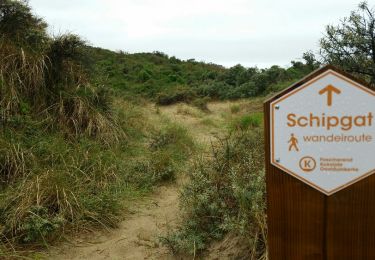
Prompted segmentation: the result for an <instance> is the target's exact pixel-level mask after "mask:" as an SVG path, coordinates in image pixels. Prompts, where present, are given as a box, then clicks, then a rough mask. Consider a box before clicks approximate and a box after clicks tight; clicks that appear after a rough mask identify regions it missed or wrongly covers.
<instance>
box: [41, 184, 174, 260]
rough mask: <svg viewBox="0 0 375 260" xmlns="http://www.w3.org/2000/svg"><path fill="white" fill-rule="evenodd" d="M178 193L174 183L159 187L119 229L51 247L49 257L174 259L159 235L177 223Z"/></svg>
mask: <svg viewBox="0 0 375 260" xmlns="http://www.w3.org/2000/svg"><path fill="white" fill-rule="evenodd" d="M178 195H179V191H178V188H177V187H176V185H175V184H171V185H167V186H162V187H159V188H158V189H157V190H156V191H155V193H154V194H152V196H151V199H148V200H146V201H144V202H142V203H141V204H137V209H136V211H135V212H134V213H133V214H132V215H130V216H127V217H126V220H124V221H123V222H122V223H120V226H119V228H117V229H114V230H111V231H110V232H107V233H104V232H103V233H97V234H91V235H90V236H91V237H92V238H91V239H88V238H83V239H82V241H84V242H75V243H74V244H73V245H72V244H64V245H63V246H62V247H60V248H59V249H56V250H52V252H51V253H50V255H49V257H48V259H57V260H62V259H77V260H78V259H90V260H99V259H175V258H174V257H173V256H171V255H170V252H169V250H168V249H167V248H165V247H163V246H162V245H160V243H159V241H158V237H159V236H160V235H161V234H166V233H167V232H168V231H170V230H172V229H173V228H174V227H175V226H176V224H177V220H178Z"/></svg>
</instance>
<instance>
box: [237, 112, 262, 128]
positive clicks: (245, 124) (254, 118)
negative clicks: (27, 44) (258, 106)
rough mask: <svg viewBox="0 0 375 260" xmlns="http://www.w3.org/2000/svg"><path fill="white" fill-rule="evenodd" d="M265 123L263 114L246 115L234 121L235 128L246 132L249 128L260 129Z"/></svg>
mask: <svg viewBox="0 0 375 260" xmlns="http://www.w3.org/2000/svg"><path fill="white" fill-rule="evenodd" d="M262 123H263V113H252V114H250V115H244V116H241V117H239V118H237V119H235V120H234V122H233V124H232V125H233V127H234V128H236V129H242V130H246V129H249V128H255V127H260V126H261V125H262Z"/></svg>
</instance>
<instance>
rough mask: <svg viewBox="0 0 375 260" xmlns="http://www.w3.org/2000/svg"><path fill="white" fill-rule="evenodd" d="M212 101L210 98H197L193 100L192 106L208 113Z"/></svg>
mask: <svg viewBox="0 0 375 260" xmlns="http://www.w3.org/2000/svg"><path fill="white" fill-rule="evenodd" d="M209 101H210V98H209V97H203V98H196V99H194V100H193V102H192V105H193V106H195V107H196V108H199V109H200V110H202V111H205V112H208V111H209V109H208V102H209Z"/></svg>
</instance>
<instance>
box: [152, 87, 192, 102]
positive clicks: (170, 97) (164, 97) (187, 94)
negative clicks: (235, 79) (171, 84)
mask: <svg viewBox="0 0 375 260" xmlns="http://www.w3.org/2000/svg"><path fill="white" fill-rule="evenodd" d="M194 97H195V93H194V92H193V91H192V90H191V89H189V88H186V87H179V88H175V89H171V90H169V91H165V92H161V93H159V95H158V96H157V98H156V104H158V105H162V106H167V105H172V104H175V103H179V102H185V103H189V102H190V101H191V100H193V99H194Z"/></svg>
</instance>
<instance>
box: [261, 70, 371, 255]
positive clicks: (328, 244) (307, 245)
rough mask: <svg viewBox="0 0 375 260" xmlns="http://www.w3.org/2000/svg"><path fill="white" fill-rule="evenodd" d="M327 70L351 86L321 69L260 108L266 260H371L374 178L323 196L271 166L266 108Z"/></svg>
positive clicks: (267, 112) (269, 109)
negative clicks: (264, 170) (265, 192)
mask: <svg viewBox="0 0 375 260" xmlns="http://www.w3.org/2000/svg"><path fill="white" fill-rule="evenodd" d="M328 70H333V71H336V72H338V73H340V74H343V75H345V76H346V77H348V78H350V79H352V80H355V79H353V78H352V77H351V76H350V75H347V74H345V73H343V72H341V71H339V70H337V69H336V68H334V67H332V66H326V67H324V68H322V69H319V70H317V71H315V72H313V73H312V74H310V75H309V76H307V77H305V78H304V79H303V80H301V81H300V82H298V83H296V84H294V85H293V86H291V87H290V88H288V89H287V90H285V91H283V92H281V93H280V94H277V95H276V96H274V97H272V98H271V99H269V100H268V101H266V102H265V103H264V117H265V120H264V122H265V151H266V184H267V219H268V250H269V259H270V260H305V259H306V260H307V259H311V260H313V259H314V260H315V259H316V260H345V259H348V260H349V259H353V260H357V259H358V260H370V259H375V174H373V175H369V176H367V177H366V178H365V179H362V180H360V181H358V182H356V183H354V184H351V185H350V186H348V187H346V188H345V189H342V190H340V191H337V192H335V193H333V194H331V195H329V196H328V195H325V194H324V193H322V192H321V191H319V190H317V189H315V188H313V187H311V186H310V185H308V184H306V183H304V182H303V181H301V180H299V179H297V178H296V177H294V176H292V175H290V174H288V173H287V172H285V171H284V170H282V169H280V168H279V167H276V166H275V165H273V164H272V163H271V156H272V155H271V120H270V118H271V103H272V102H274V101H275V100H277V99H279V98H280V97H282V96H284V95H287V94H288V93H290V92H291V91H293V90H296V89H297V88H299V87H301V86H302V85H304V84H305V83H307V82H309V81H311V80H312V79H314V78H316V77H317V76H318V75H320V74H322V73H324V72H326V71H328ZM355 81H356V82H358V80H355ZM360 83H361V84H362V85H365V83H363V82H360ZM352 109H353V112H355V109H356V104H353V105H352ZM373 156H374V157H373V158H374V160H375V154H374V155H373Z"/></svg>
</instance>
